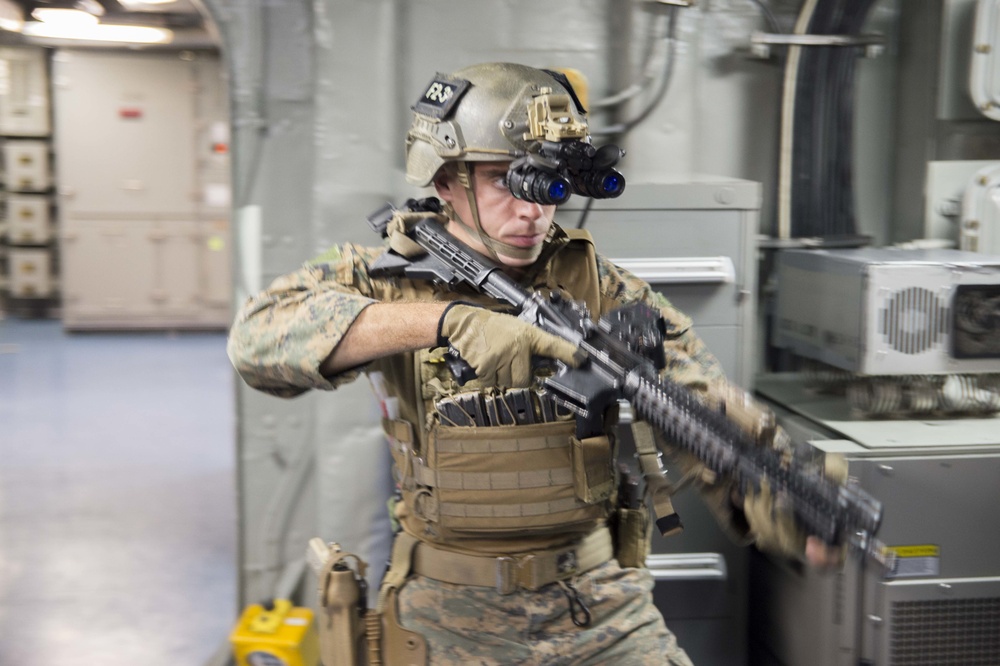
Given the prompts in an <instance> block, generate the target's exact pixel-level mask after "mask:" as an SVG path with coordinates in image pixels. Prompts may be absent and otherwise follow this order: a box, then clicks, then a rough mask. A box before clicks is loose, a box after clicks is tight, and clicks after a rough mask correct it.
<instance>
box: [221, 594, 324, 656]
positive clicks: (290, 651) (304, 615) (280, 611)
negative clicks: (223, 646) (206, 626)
mask: <svg viewBox="0 0 1000 666" xmlns="http://www.w3.org/2000/svg"><path fill="white" fill-rule="evenodd" d="M229 641H230V642H231V643H232V645H233V655H234V656H235V657H236V663H237V664H238V665H239V666H318V665H319V638H318V636H317V634H316V623H315V622H313V612H312V611H311V610H309V609H308V608H300V607H293V606H292V602H291V601H288V600H287V599H276V600H275V601H274V608H273V609H272V610H267V609H266V608H264V607H263V606H261V605H259V604H253V605H252V606H247V608H246V610H244V611H243V615H242V616H241V617H240V621H239V622H238V623H237V625H236V628H235V629H233V632H232V633H231V634H230V635H229Z"/></svg>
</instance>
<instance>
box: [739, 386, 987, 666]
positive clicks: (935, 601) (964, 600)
mask: <svg viewBox="0 0 1000 666" xmlns="http://www.w3.org/2000/svg"><path fill="white" fill-rule="evenodd" d="M758 389H759V390H761V391H762V392H763V394H764V395H765V396H766V397H767V398H768V399H770V400H771V401H772V405H773V407H774V409H775V411H776V412H777V413H778V415H779V420H780V421H781V422H782V423H783V424H785V425H786V427H787V428H788V429H789V430H790V431H793V432H794V433H795V434H796V435H797V436H798V437H801V438H804V439H805V440H808V441H810V443H811V444H812V446H813V447H814V448H815V449H816V450H817V451H818V452H821V453H836V454H839V455H843V456H844V457H845V458H846V460H847V462H848V471H849V474H850V475H851V477H853V478H856V479H857V480H858V482H859V483H860V484H861V486H862V487H863V488H864V489H865V490H866V491H867V492H869V493H871V494H872V495H873V496H874V497H875V498H877V499H878V500H880V501H881V502H882V503H883V509H884V512H883V513H884V518H883V522H882V526H881V529H880V531H879V533H878V538H879V539H880V540H881V541H883V542H884V543H885V544H886V545H887V546H888V547H890V548H893V549H894V551H895V552H896V553H897V556H898V557H897V562H896V565H895V567H894V568H893V569H891V570H889V571H883V570H882V569H881V568H879V567H875V566H873V565H872V564H871V563H867V564H866V563H864V562H860V561H858V560H856V559H850V560H848V562H847V565H846V566H845V567H844V569H843V571H841V572H838V573H836V574H823V573H817V572H815V571H811V570H809V569H804V568H800V567H796V566H791V565H789V564H788V563H785V562H780V561H777V560H775V559H772V558H770V557H767V556H763V555H758V556H755V557H754V558H753V560H752V562H751V571H752V575H751V580H752V585H751V590H752V593H751V599H752V608H753V611H754V612H753V615H752V616H751V630H750V634H751V636H752V637H753V638H754V641H753V642H754V654H755V657H756V661H757V663H760V664H762V665H763V666H798V665H799V664H806V663H808V664H814V665H815V666H856V665H857V664H871V665H878V666H889V665H892V666H925V665H926V666H930V665H931V664H934V665H937V664H962V665H963V666H991V665H993V664H998V663H1000V560H998V559H997V557H996V556H995V553H996V552H997V551H998V549H1000V519H998V518H997V516H996V512H995V511H994V510H993V507H995V506H996V505H997V504H998V503H1000V483H998V481H1000V418H998V417H996V416H992V417H983V418H954V419H934V420H931V419H926V420H911V421H901V420H884V421H880V420H859V419H856V418H854V417H853V416H852V415H851V412H850V410H849V408H848V406H847V405H846V403H845V400H844V398H843V397H841V396H836V395H830V394H828V393H822V392H817V391H813V390H811V389H810V388H809V384H808V382H807V381H806V380H804V379H803V378H802V377H799V376H796V375H780V376H773V377H769V378H764V379H762V380H761V381H760V382H759V383H758Z"/></svg>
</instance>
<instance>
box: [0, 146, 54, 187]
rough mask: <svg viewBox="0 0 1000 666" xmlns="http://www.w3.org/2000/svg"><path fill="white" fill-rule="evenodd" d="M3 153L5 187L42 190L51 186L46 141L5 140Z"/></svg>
mask: <svg viewBox="0 0 1000 666" xmlns="http://www.w3.org/2000/svg"><path fill="white" fill-rule="evenodd" d="M3 155H4V166H5V169H6V178H7V189H8V190H10V191H11V192H44V191H45V190H47V189H49V187H51V186H52V176H51V174H50V173H49V143H48V142H47V141H32V140H26V139H17V140H15V141H6V142H4V144H3Z"/></svg>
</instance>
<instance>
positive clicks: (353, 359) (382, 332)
mask: <svg viewBox="0 0 1000 666" xmlns="http://www.w3.org/2000/svg"><path fill="white" fill-rule="evenodd" d="M447 305H448V304H447V303H373V304H372V305H369V306H368V307H366V308H365V309H364V310H362V311H361V314H359V315H358V317H357V319H355V320H354V323H353V324H351V327H350V328H349V329H347V333H345V334H344V337H343V338H342V339H341V341H340V344H338V345H337V346H336V347H335V348H334V350H333V351H332V352H331V353H330V355H329V356H328V357H327V358H326V360H325V361H323V363H322V364H321V365H320V372H322V373H323V374H324V375H326V376H329V375H333V374H336V373H338V372H343V371H344V370H348V369H350V368H353V367H356V366H359V365H362V364H364V363H367V362H369V361H373V360H375V359H377V358H382V357H383V356H390V355H392V354H396V353H399V352H405V351H413V350H414V349H424V348H426V347H432V346H434V344H435V343H436V342H437V327H438V320H439V319H441V313H443V312H444V309H445V307H447Z"/></svg>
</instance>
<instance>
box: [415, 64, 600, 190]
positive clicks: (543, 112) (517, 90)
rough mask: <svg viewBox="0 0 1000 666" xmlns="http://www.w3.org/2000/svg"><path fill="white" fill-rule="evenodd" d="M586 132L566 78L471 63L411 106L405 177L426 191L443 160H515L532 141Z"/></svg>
mask: <svg viewBox="0 0 1000 666" xmlns="http://www.w3.org/2000/svg"><path fill="white" fill-rule="evenodd" d="M553 133H555V134H556V135H557V137H554V136H553ZM588 134H589V130H588V128H587V119H586V115H585V112H584V110H583V108H582V106H581V104H580V102H579V100H578V99H577V97H576V95H575V93H574V91H573V89H572V87H571V86H570V85H569V83H568V82H567V81H566V78H565V77H562V76H561V75H559V74H558V73H554V72H548V71H545V70H541V69H536V68H534V67H527V66H525V65H518V64H513V63H486V64H481V65H473V66H471V67H466V68H464V69H460V70H458V71H457V72H455V73H454V74H450V75H446V74H438V75H437V76H435V77H434V79H433V80H432V81H431V82H430V84H428V86H427V87H426V88H425V89H424V92H423V94H422V95H421V97H420V99H419V100H418V101H417V103H416V104H415V105H414V107H413V124H412V125H411V126H410V130H409V132H407V135H406V180H407V182H408V183H410V184H412V185H417V186H420V187H426V186H427V185H430V184H431V182H432V181H433V180H434V176H435V174H436V173H437V171H438V169H440V168H441V166H442V165H443V164H445V163H446V162H457V161H463V162H493V161H510V160H513V159H515V158H517V157H520V156H523V155H525V154H526V153H527V152H528V151H529V147H530V144H531V143H532V142H535V141H538V140H542V139H546V138H547V139H549V140H553V139H555V140H558V139H559V138H581V139H582V138H585V137H587V136H588Z"/></svg>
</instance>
